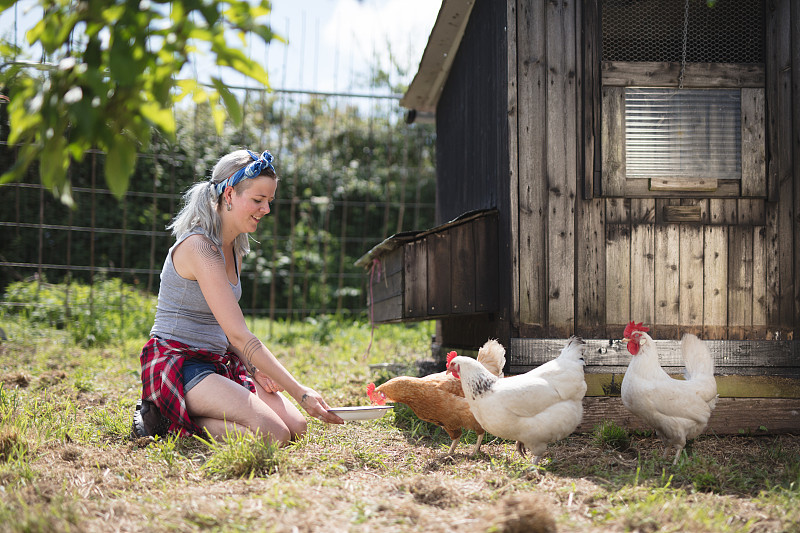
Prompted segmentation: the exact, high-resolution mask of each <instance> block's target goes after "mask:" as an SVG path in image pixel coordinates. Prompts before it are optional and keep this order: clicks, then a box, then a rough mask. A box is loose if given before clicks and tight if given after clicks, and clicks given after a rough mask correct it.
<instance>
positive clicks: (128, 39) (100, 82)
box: [0, 0, 280, 205]
mask: <svg viewBox="0 0 800 533" xmlns="http://www.w3.org/2000/svg"><path fill="white" fill-rule="evenodd" d="M16 3H17V2H16V0H0V11H6V10H8V9H10V8H12V7H13V6H14V5H15V4H16ZM39 4H40V6H41V8H42V11H43V15H42V18H41V20H40V21H39V22H38V23H37V24H36V25H35V26H34V27H33V28H32V29H31V30H29V31H28V33H27V40H28V44H29V45H31V46H36V45H38V46H40V47H41V49H42V51H43V53H44V55H45V56H46V57H47V58H49V59H50V61H48V62H44V63H40V64H38V65H37V69H36V70H32V69H31V68H29V67H30V65H26V64H23V63H20V62H17V61H10V60H11V59H13V58H16V52H17V51H16V50H12V49H11V48H10V47H9V46H8V45H7V44H6V45H5V46H3V47H0V53H2V54H3V56H4V61H6V63H5V65H6V66H7V67H8V68H6V69H5V70H4V71H3V72H2V73H1V74H0V75H2V82H3V84H4V85H5V87H6V89H4V90H3V92H4V93H5V92H6V91H8V94H7V96H8V97H9V98H10V102H9V103H8V116H9V124H10V133H9V136H8V142H9V143H10V144H12V145H16V146H18V147H19V152H18V154H17V157H16V163H15V164H14V166H12V167H11V168H10V169H9V170H7V171H6V172H5V173H4V174H3V175H2V176H0V183H7V182H9V181H14V180H19V179H20V178H21V177H22V176H24V175H25V173H26V172H27V170H28V169H29V168H30V167H31V166H32V165H33V164H34V162H36V161H38V162H39V174H40V178H41V181H42V183H43V184H44V185H45V186H46V187H47V188H49V189H50V190H52V191H53V193H54V194H55V195H56V196H57V197H59V198H60V199H61V201H62V202H64V203H65V204H68V205H69V204H72V201H73V200H72V191H71V182H70V179H69V176H68V172H67V170H68V168H69V166H70V163H71V161H76V162H80V161H82V160H83V158H84V157H85V154H86V153H87V152H88V151H89V150H91V149H96V150H100V151H102V152H105V154H106V158H105V165H104V166H105V180H106V183H107V185H108V188H109V189H110V190H111V191H112V192H113V193H114V195H115V196H116V197H117V198H118V199H119V198H122V196H123V195H124V194H125V192H126V191H127V190H128V187H129V180H130V178H131V176H132V174H133V173H134V170H135V168H136V156H137V153H138V152H146V151H148V147H149V144H150V142H151V140H152V133H153V131H159V132H160V133H161V134H163V135H164V136H166V137H167V138H169V139H174V136H175V131H176V124H175V117H174V113H173V109H174V105H175V104H176V103H177V102H179V101H181V100H183V99H184V98H187V97H190V98H192V100H193V101H194V102H195V103H196V104H203V103H207V104H208V109H209V111H210V113H211V116H212V117H213V121H214V124H215V126H216V129H217V131H218V132H221V131H222V129H223V127H224V124H225V121H226V115H227V116H228V117H230V118H231V119H232V120H233V121H234V123H240V122H241V117H242V111H241V108H240V104H239V102H238V101H237V99H236V98H235V97H234V95H233V94H232V93H231V91H230V90H229V89H228V88H227V87H226V85H225V83H224V80H223V79H221V78H220V77H212V78H211V83H212V85H213V89H207V88H205V87H203V86H201V85H200V84H198V82H197V80H191V79H178V78H177V76H178V74H179V73H180V72H181V70H182V69H183V68H184V66H185V65H186V64H187V63H188V62H190V61H191V60H192V59H193V57H194V56H193V54H194V52H196V51H197V49H198V48H203V49H207V50H208V52H209V53H210V55H211V57H212V58H213V60H214V61H215V62H216V64H217V65H219V66H221V67H223V68H224V69H228V71H229V72H230V71H236V72H239V73H241V74H244V75H246V76H248V77H250V78H252V79H253V80H255V81H257V82H259V83H261V84H263V85H265V86H266V85H267V84H268V79H267V73H266V71H265V70H264V69H263V67H261V66H260V65H259V64H258V63H257V62H256V61H254V60H252V59H251V58H249V57H248V56H247V55H246V54H245V53H244V52H243V51H242V50H241V49H239V48H236V47H234V46H232V45H230V44H229V43H228V41H227V39H226V35H227V36H229V35H231V33H233V34H238V35H240V36H244V35H251V36H253V37H255V38H259V39H262V40H263V41H264V42H267V43H268V42H270V41H272V40H274V39H280V38H279V37H277V36H276V35H275V34H273V33H272V31H271V29H270V27H269V26H268V25H266V24H264V23H262V22H260V21H263V20H264V18H265V16H266V15H267V14H268V13H269V11H270V3H269V1H268V0H259V1H258V2H249V1H247V0H228V1H227V2H224V3H223V2H212V1H209V0H170V1H165V0H91V1H89V0H39ZM11 54H13V56H14V57H13V58H12V57H11Z"/></svg>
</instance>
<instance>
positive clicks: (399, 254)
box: [378, 247, 404, 277]
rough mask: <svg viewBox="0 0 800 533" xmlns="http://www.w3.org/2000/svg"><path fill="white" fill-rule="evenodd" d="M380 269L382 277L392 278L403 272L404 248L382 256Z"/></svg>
mask: <svg viewBox="0 0 800 533" xmlns="http://www.w3.org/2000/svg"><path fill="white" fill-rule="evenodd" d="M378 261H379V263H380V264H379V265H378V266H379V267H380V275H381V276H382V277H387V276H391V275H392V274H397V273H398V272H402V271H403V262H404V256H403V248H402V247H399V248H395V249H394V250H392V251H390V252H388V253H385V254H383V255H381V256H380V259H379V260H378Z"/></svg>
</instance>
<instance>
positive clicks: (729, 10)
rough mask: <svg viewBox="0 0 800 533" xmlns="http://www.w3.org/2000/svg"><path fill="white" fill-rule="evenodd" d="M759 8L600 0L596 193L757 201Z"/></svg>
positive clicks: (680, 0) (746, 1) (703, 1)
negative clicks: (599, 154) (599, 161)
mask: <svg viewBox="0 0 800 533" xmlns="http://www.w3.org/2000/svg"><path fill="white" fill-rule="evenodd" d="M764 21H765V15H764V3H763V1H761V0H602V4H601V30H602V121H601V124H602V128H601V132H600V133H601V135H600V138H601V143H602V155H603V161H602V176H603V177H602V192H603V194H606V195H609V196H628V197H635V196H715V197H725V196H742V195H744V196H763V195H765V193H766V169H765V165H764V160H765V155H764V152H765V141H764V139H765V135H764V128H765V124H764V122H765V121H764V112H765V107H764V55H765V41H764V36H765V22H764Z"/></svg>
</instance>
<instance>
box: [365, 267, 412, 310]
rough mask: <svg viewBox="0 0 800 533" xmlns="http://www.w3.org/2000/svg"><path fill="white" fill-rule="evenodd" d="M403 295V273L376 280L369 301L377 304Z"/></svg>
mask: <svg viewBox="0 0 800 533" xmlns="http://www.w3.org/2000/svg"><path fill="white" fill-rule="evenodd" d="M402 294H403V273H402V272H397V273H395V274H392V275H391V276H381V277H380V279H377V278H376V279H374V280H373V282H372V287H371V288H370V294H369V298H368V300H369V301H370V302H375V303H377V302H380V301H383V300H386V299H388V298H394V297H395V296H398V295H402Z"/></svg>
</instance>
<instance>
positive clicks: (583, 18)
mask: <svg viewBox="0 0 800 533" xmlns="http://www.w3.org/2000/svg"><path fill="white" fill-rule="evenodd" d="M575 24H576V27H577V28H581V27H582V28H583V31H578V32H576V34H577V37H578V39H579V40H578V43H577V50H578V51H579V55H580V56H581V57H582V59H583V68H582V69H578V70H577V75H578V77H577V82H578V86H579V87H582V88H583V106H582V109H581V113H580V118H581V119H582V123H583V135H582V141H581V142H582V143H583V161H582V165H581V167H579V168H582V170H583V173H582V175H583V199H584V200H590V199H592V198H594V196H595V191H597V192H600V190H601V187H600V185H601V184H600V172H599V170H600V169H599V168H595V159H596V158H599V156H600V149H599V148H600V139H599V138H597V134H598V132H599V131H600V120H601V103H600V102H601V97H600V90H601V84H600V74H601V73H600V59H601V55H602V50H601V45H600V42H601V40H600V39H601V34H602V28H601V20H600V4H599V3H598V2H578V3H577V16H576V18H575ZM596 171H597V172H596ZM595 176H596V177H597V183H595Z"/></svg>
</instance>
